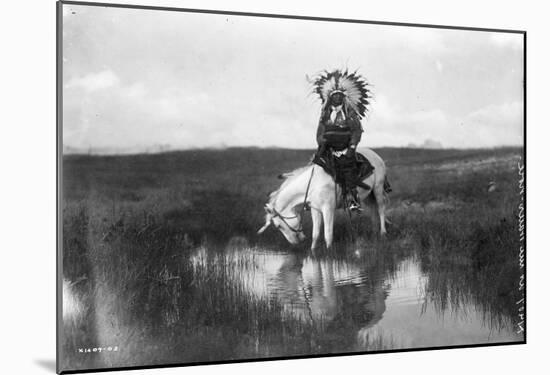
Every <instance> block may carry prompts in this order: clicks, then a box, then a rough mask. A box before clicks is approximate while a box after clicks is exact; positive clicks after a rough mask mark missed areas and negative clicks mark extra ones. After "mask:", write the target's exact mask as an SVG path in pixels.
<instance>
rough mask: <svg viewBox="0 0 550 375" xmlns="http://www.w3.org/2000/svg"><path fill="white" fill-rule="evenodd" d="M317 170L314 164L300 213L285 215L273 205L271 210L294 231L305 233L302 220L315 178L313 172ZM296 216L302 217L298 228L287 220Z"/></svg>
mask: <svg viewBox="0 0 550 375" xmlns="http://www.w3.org/2000/svg"><path fill="white" fill-rule="evenodd" d="M314 171H315V166H312V167H311V175H310V176H309V181H308V182H307V187H306V194H305V196H304V203H303V204H302V209H301V210H300V213H299V214H298V215H293V216H284V215H282V214H281V213H280V212H279V211H277V210H276V209H275V207H272V208H271V210H272V211H273V216H274V217H278V218H279V219H281V221H282V222H283V223H285V225H286V226H287V227H288V229H290V230H291V231H292V232H294V233H302V234H304V228H303V226H302V222H303V220H302V219H303V216H304V211H305V210H306V205H307V195H308V193H309V187H310V185H311V180H312V179H313V172H314ZM296 218H300V224H299V225H298V228H297V229H296V228H294V227H293V226H292V225H290V223H289V222H288V221H287V220H290V219H296Z"/></svg>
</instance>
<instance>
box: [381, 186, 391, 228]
mask: <svg viewBox="0 0 550 375" xmlns="http://www.w3.org/2000/svg"><path fill="white" fill-rule="evenodd" d="M392 190H393V189H392V188H391V185H390V182H389V181H388V176H387V175H386V176H384V190H383V196H384V205H385V206H386V207H389V205H390V193H391V192H392ZM384 220H385V221H386V224H390V225H391V224H392V222H391V221H390V219H388V217H387V216H386V217H385V219H384Z"/></svg>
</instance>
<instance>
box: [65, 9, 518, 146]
mask: <svg viewBox="0 0 550 375" xmlns="http://www.w3.org/2000/svg"><path fill="white" fill-rule="evenodd" d="M358 17H359V15H358ZM360 18H362V17H360ZM522 41H523V36H522V35H520V34H509V33H489V32H479V31H463V30H442V29H433V28H411V27H398V26H382V25H367V24H347V23H335V22H321V21H304V20H288V19H272V18H254V17H244V16H226V15H214V14H192V13H181V12H168V11H151V10H139V9H116V8H103V7H91V6H75V5H64V6H63V95H64V96H63V143H64V147H65V148H66V149H73V150H74V149H78V150H82V149H85V150H92V151H93V150H95V151H97V152H101V150H103V151H105V152H141V151H147V150H149V151H150V150H156V149H159V148H160V147H165V148H171V149H183V148H196V147H224V146H259V147H270V146H277V147H289V148H314V147H316V144H315V131H316V127H317V121H318V116H319V110H320V102H319V99H318V98H317V97H316V96H314V95H311V94H310V92H311V86H310V85H309V84H308V82H307V80H306V74H307V75H309V76H312V75H315V74H316V73H318V72H320V71H322V70H324V69H333V68H343V67H348V68H350V69H352V70H355V69H358V70H359V72H360V73H361V74H362V75H364V76H365V77H366V78H367V80H368V81H369V82H370V83H371V84H372V90H373V92H374V96H375V100H374V101H373V102H372V105H371V107H370V113H369V115H368V117H367V118H366V119H364V120H363V127H364V128H365V133H364V135H363V140H362V143H361V145H362V146H370V147H379V146H406V145H408V144H417V145H418V144H422V143H424V142H425V141H426V140H427V139H431V140H434V141H437V142H440V143H441V144H442V145H443V146H444V147H459V148H463V147H492V146H500V145H521V144H522V140H523V122H522V121H523V120H522V119H523V90H522V84H523V82H522V79H523V44H522Z"/></svg>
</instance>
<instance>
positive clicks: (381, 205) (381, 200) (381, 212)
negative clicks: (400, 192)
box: [373, 186, 386, 236]
mask: <svg viewBox="0 0 550 375" xmlns="http://www.w3.org/2000/svg"><path fill="white" fill-rule="evenodd" d="M373 193H374V199H375V200H376V210H377V211H378V217H379V219H380V235H381V236H384V235H385V234H386V196H385V193H384V188H383V186H377V187H376V188H375V189H374V192H373Z"/></svg>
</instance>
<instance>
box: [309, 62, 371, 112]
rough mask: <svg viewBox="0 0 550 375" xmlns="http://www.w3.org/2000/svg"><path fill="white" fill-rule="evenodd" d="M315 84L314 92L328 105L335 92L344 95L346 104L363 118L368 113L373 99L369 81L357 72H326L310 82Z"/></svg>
mask: <svg viewBox="0 0 550 375" xmlns="http://www.w3.org/2000/svg"><path fill="white" fill-rule="evenodd" d="M310 82H312V84H313V92H315V93H317V94H318V95H319V97H320V98H321V100H322V102H323V106H324V105H326V103H328V101H327V100H328V98H329V97H330V95H331V94H333V93H334V92H341V93H342V94H344V103H345V105H346V106H347V107H349V108H351V109H353V110H354V111H355V112H356V113H357V115H358V116H359V117H360V118H362V117H363V116H365V113H366V112H367V105H368V104H369V99H370V98H371V97H372V96H371V95H370V94H371V91H370V90H369V88H368V86H369V84H368V83H367V81H366V80H365V79H364V78H363V77H362V76H361V75H359V74H357V72H353V73H349V72H348V71H347V70H345V71H341V70H334V71H332V72H329V71H326V70H325V71H324V72H323V73H321V74H320V75H318V76H317V77H314V78H313V79H312V80H310Z"/></svg>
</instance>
